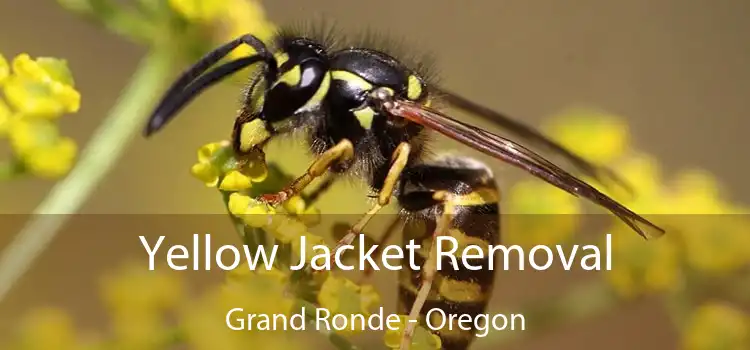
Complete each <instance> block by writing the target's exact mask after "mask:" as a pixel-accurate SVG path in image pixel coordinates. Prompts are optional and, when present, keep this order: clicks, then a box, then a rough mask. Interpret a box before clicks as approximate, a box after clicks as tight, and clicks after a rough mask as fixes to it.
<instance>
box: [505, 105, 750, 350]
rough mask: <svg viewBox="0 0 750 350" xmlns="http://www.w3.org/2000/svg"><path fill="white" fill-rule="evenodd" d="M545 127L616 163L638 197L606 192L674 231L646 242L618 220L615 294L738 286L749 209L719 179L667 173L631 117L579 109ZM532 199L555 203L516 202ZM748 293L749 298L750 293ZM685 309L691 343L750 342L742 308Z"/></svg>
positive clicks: (609, 277) (749, 250)
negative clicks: (725, 193)
mask: <svg viewBox="0 0 750 350" xmlns="http://www.w3.org/2000/svg"><path fill="white" fill-rule="evenodd" d="M547 129H548V130H549V133H550V134H551V135H553V136H555V137H556V138H557V139H558V141H560V142H561V143H562V144H563V145H565V146H566V147H568V148H570V149H571V150H573V151H574V152H577V153H579V154H582V155H584V156H585V157H588V159H589V160H591V161H593V162H594V163H598V164H603V165H609V166H611V167H612V168H613V169H614V170H615V171H616V172H617V173H618V174H619V175H621V176H622V177H623V178H624V179H625V180H626V181H628V182H629V184H631V185H632V186H633V190H634V192H635V194H634V195H633V194H627V193H624V192H618V191H617V190H616V189H613V188H608V187H602V188H600V190H602V191H603V192H605V193H608V194H609V195H611V196H613V197H614V198H617V199H619V200H620V201H621V203H623V204H624V205H626V206H627V207H629V208H631V209H632V210H634V211H635V212H637V213H639V214H644V215H645V216H646V217H647V218H648V219H649V220H651V221H652V222H655V223H657V224H658V225H660V226H662V227H664V228H666V229H667V231H668V232H667V235H665V236H663V237H661V238H660V239H655V240H649V241H645V240H643V239H642V238H641V237H639V236H638V235H635V234H634V233H633V232H632V230H631V229H630V228H629V227H628V226H626V225H625V224H623V223H621V222H619V221H615V222H614V223H613V225H612V227H611V228H610V229H609V230H608V232H610V233H612V237H613V242H612V249H613V253H612V254H613V256H612V259H613V260H614V261H616V263H617V266H616V267H614V268H613V269H612V270H611V271H608V272H607V273H606V274H605V275H604V277H605V280H606V281H607V282H608V283H609V284H610V285H611V287H612V289H613V291H614V292H615V293H616V294H618V295H620V296H621V297H624V298H626V299H627V298H633V297H637V296H640V295H643V294H651V293H667V295H674V296H675V298H684V297H687V298H688V299H692V298H691V296H692V295H694V294H696V293H699V290H701V289H703V288H706V287H712V286H710V284H712V283H726V284H728V285H727V288H729V289H732V288H733V287H732V285H733V284H735V283H734V282H733V281H734V280H736V279H737V278H743V277H742V276H743V275H742V274H743V273H746V272H745V271H746V269H747V267H748V266H750V236H748V235H747V227H748V226H750V220H748V218H747V217H746V216H744V215H738V214H743V213H747V208H743V207H742V206H740V205H737V204H735V203H731V202H729V201H727V200H726V199H724V198H723V197H722V190H721V187H720V186H719V184H718V181H717V180H716V179H715V178H714V177H713V176H711V175H710V174H708V173H706V172H705V171H702V170H685V171H682V172H679V173H678V174H677V175H676V176H674V177H672V178H666V177H665V176H664V175H663V171H662V170H661V169H660V167H659V164H658V162H657V161H656V160H655V159H654V158H653V157H652V156H650V155H647V154H644V153H642V152H638V151H637V150H636V149H635V148H634V147H633V146H632V145H630V144H629V137H628V133H627V127H626V124H625V122H624V121H622V120H621V119H620V118H618V117H616V116H613V115H611V114H607V113H603V112H597V111H594V112H592V111H580V110H575V111H571V112H569V113H566V114H563V115H561V116H559V117H558V118H555V119H553V120H552V123H550V124H549V125H548V127H547ZM584 135H588V136H584ZM592 137H593V138H595V139H596V140H598V141H595V142H596V145H597V147H591V146H590V145H591V143H592ZM592 183H595V182H592ZM522 186H531V185H522ZM526 196H531V197H533V198H536V200H537V201H538V202H539V203H540V204H539V205H545V204H543V203H549V202H554V201H556V199H554V197H548V196H546V195H545V194H543V193H541V192H537V195H536V196H533V195H530V194H529V193H524V196H523V197H520V196H516V197H513V196H512V197H511V201H512V202H515V203H521V202H522V201H524V200H525V201H527V202H528V201H529V200H530V199H528V197H526ZM562 207H563V208H564V206H562ZM558 208H559V206H558ZM558 221H559V220H558ZM738 274H739V275H738ZM717 278H718V279H719V280H717ZM721 278H724V280H721ZM744 278H747V277H744ZM707 283H708V284H709V285H707ZM740 293H742V292H740ZM745 293H746V294H748V295H750V291H745ZM693 308H694V309H693ZM679 309H680V311H681V312H684V311H689V310H693V311H692V312H693V313H694V317H693V319H692V320H691V321H690V322H689V324H688V325H687V326H685V329H686V331H685V338H684V341H685V344H686V345H685V346H686V347H687V348H689V349H714V348H717V347H716V344H718V343H717V342H721V344H724V345H726V346H727V347H726V348H737V346H743V345H741V344H744V346H747V345H748V339H747V337H748V328H747V321H746V320H747V317H748V316H747V315H744V314H742V312H741V311H739V309H736V308H731V307H730V306H727V305H724V304H719V305H717V304H715V303H708V304H702V303H701V302H700V301H695V302H691V303H688V304H687V305H680V307H679ZM685 309H687V310H685ZM743 324H744V326H743ZM727 332H729V333H731V334H729V333H727ZM721 339H724V340H721Z"/></svg>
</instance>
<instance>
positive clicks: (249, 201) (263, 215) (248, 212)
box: [227, 192, 276, 228]
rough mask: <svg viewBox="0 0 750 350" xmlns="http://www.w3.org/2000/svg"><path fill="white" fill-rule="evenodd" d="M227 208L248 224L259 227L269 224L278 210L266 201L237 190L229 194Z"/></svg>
mask: <svg viewBox="0 0 750 350" xmlns="http://www.w3.org/2000/svg"><path fill="white" fill-rule="evenodd" d="M227 208H228V209H229V212H230V213H232V215H234V216H236V217H237V218H239V219H241V220H242V221H243V222H244V223H245V224H246V225H248V226H250V227H257V228H264V227H267V226H269V225H270V223H271V220H272V219H273V214H274V213H275V212H276V211H275V209H274V208H272V207H269V206H267V205H266V204H265V203H263V202H260V201H257V200H255V199H254V198H250V196H247V195H244V194H240V193H236V192H235V193H232V194H230V195H229V202H228V203H227Z"/></svg>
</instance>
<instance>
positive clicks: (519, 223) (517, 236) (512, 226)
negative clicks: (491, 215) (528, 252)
mask: <svg viewBox="0 0 750 350" xmlns="http://www.w3.org/2000/svg"><path fill="white" fill-rule="evenodd" d="M507 212H508V213H510V215H508V217H507V219H506V222H505V224H506V226H505V227H506V232H505V234H506V236H505V237H506V239H507V240H508V242H509V243H511V244H519V245H523V246H526V245H528V246H533V245H537V244H555V243H560V242H563V241H565V240H567V239H569V238H571V237H572V236H573V234H574V233H575V230H576V228H577V226H578V223H579V215H578V214H579V213H580V212H581V203H580V202H579V199H577V198H575V197H574V196H571V195H570V194H569V193H567V192H565V191H563V190H560V189H558V188H556V187H554V186H552V185H549V184H547V183H546V182H542V181H538V180H528V181H521V182H519V183H517V184H515V185H514V186H513V187H512V188H511V189H510V191H509V193H508V201H507Z"/></svg>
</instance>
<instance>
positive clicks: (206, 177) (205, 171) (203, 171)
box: [190, 163, 219, 187]
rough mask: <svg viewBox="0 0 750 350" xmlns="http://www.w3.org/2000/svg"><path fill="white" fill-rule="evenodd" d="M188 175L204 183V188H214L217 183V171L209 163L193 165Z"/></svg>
mask: <svg viewBox="0 0 750 350" xmlns="http://www.w3.org/2000/svg"><path fill="white" fill-rule="evenodd" d="M190 173H191V174H193V176H195V178H197V179H198V180H201V181H202V182H203V183H205V184H206V187H216V184H217V183H219V169H217V168H216V167H214V166H213V165H212V164H211V163H195V164H193V166H192V167H191V168H190Z"/></svg>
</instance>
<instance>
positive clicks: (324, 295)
mask: <svg viewBox="0 0 750 350" xmlns="http://www.w3.org/2000/svg"><path fill="white" fill-rule="evenodd" d="M318 302H319V303H320V306H321V307H323V308H325V309H328V310H329V311H330V312H331V314H342V315H346V316H350V315H364V316H365V317H367V316H369V315H371V314H372V311H373V309H374V308H375V307H377V306H378V305H380V295H378V294H377V292H375V289H374V288H373V287H372V286H363V287H360V286H358V285H356V284H355V283H354V282H352V281H351V280H349V279H346V278H343V277H339V276H336V275H331V276H330V277H328V279H326V280H325V282H323V285H322V286H321V287H320V292H319V294H318ZM363 330H364V329H354V330H353V329H345V330H343V331H340V332H341V333H344V334H351V333H354V332H361V331H363Z"/></svg>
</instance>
